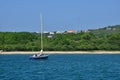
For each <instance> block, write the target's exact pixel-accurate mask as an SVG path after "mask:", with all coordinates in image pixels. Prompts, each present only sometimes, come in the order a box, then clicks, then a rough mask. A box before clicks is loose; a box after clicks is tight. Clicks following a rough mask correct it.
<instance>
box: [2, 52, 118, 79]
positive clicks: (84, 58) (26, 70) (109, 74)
mask: <svg viewBox="0 0 120 80" xmlns="http://www.w3.org/2000/svg"><path fill="white" fill-rule="evenodd" d="M29 56H30V55H18V54H17V55H0V80H120V54H114V55H113V54H51V55H49V58H48V59H47V60H29Z"/></svg>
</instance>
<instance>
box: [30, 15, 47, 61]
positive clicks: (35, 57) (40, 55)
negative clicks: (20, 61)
mask: <svg viewBox="0 0 120 80" xmlns="http://www.w3.org/2000/svg"><path fill="white" fill-rule="evenodd" d="M40 19H41V26H40V28H41V51H40V53H39V54H34V55H32V56H30V59H47V58H48V55H47V54H43V37H42V35H43V33H42V16H41V15H40Z"/></svg>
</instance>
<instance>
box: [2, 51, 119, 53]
mask: <svg viewBox="0 0 120 80" xmlns="http://www.w3.org/2000/svg"><path fill="white" fill-rule="evenodd" d="M38 53H39V51H9V52H4V51H3V52H0V54H38ZM44 53H45V54H120V51H44Z"/></svg>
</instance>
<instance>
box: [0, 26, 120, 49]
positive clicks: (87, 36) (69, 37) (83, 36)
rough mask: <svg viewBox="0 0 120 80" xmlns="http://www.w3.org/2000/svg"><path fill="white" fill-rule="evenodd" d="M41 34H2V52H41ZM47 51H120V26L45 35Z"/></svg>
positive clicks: (0, 40) (0, 42) (44, 40)
mask: <svg viewBox="0 0 120 80" xmlns="http://www.w3.org/2000/svg"><path fill="white" fill-rule="evenodd" d="M40 40H41V39H40V34H38V33H29V32H0V50H4V51H39V50H40ZM43 42H44V50H46V51H80V50H81V51H88V50H120V25H116V26H109V27H105V28H101V29H96V30H90V31H89V32H80V33H77V34H74V33H63V34H54V35H53V37H52V38H48V36H47V35H43Z"/></svg>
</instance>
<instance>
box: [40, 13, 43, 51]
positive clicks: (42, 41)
mask: <svg viewBox="0 0 120 80" xmlns="http://www.w3.org/2000/svg"><path fill="white" fill-rule="evenodd" d="M40 32H41V50H43V35H42V34H43V32H42V14H40Z"/></svg>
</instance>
